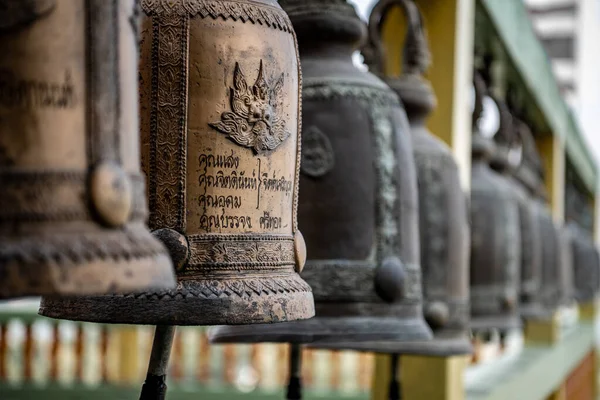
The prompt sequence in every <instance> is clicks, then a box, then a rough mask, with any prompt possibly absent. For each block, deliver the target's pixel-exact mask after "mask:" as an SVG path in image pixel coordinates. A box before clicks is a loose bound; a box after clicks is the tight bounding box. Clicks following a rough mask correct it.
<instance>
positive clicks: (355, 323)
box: [209, 316, 432, 344]
mask: <svg viewBox="0 0 600 400" xmlns="http://www.w3.org/2000/svg"><path fill="white" fill-rule="evenodd" d="M377 328H379V329H377ZM431 337H432V333H431V330H430V329H429V327H428V326H427V323H426V322H425V321H424V320H422V319H420V318H409V319H399V318H378V317H373V318H369V317H319V316H317V317H315V318H311V319H308V320H303V321H294V322H289V323H282V324H272V325H267V324H260V325H252V326H243V325H240V326H218V327H214V328H211V330H209V340H210V342H211V343H215V344H225V343H299V344H307V343H314V342H320V343H337V342H340V341H344V340H347V341H354V340H361V341H363V340H368V341H375V340H397V341H413V340H428V339H430V338H431Z"/></svg>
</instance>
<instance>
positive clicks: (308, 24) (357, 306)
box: [211, 0, 431, 344]
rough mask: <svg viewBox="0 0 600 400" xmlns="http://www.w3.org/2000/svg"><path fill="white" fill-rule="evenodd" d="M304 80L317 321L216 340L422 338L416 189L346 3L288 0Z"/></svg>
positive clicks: (401, 125) (306, 206) (309, 274)
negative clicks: (365, 68)
mask: <svg viewBox="0 0 600 400" xmlns="http://www.w3.org/2000/svg"><path fill="white" fill-rule="evenodd" d="M280 3H281V5H282V6H283V8H284V9H285V10H286V11H287V12H288V14H289V15H290V18H291V20H292V23H293V24H294V28H295V30H296V32H297V34H298V40H299V45H300V57H301V62H302V71H303V74H304V79H303V86H304V89H303V135H302V136H303V138H302V167H301V181H300V185H301V187H302V191H301V196H300V204H299V211H298V214H299V221H300V227H301V228H302V231H303V232H304V234H305V238H306V243H307V247H308V249H309V252H308V257H309V259H308V261H307V263H306V267H305V268H304V271H303V272H302V277H303V278H304V279H306V281H307V282H308V283H309V284H310V285H311V287H312V288H313V293H314V296H315V303H316V304H315V305H316V314H317V316H316V317H315V318H313V319H311V320H308V321H299V322H294V323H289V324H278V325H274V326H264V325H262V326H252V327H241V326H240V327H219V328H217V329H215V330H214V331H212V332H211V340H212V341H214V342H219V343H224V342H296V343H302V342H311V341H316V340H318V341H321V342H330V343H332V344H335V343H339V342H340V341H342V340H348V341H365V340H385V339H389V340H399V341H401V340H421V339H428V338H429V337H430V336H431V332H430V330H429V328H428V327H427V325H426V323H425V321H424V320H423V317H422V304H421V298H422V292H421V268H420V265H419V243H418V231H417V229H418V225H417V224H418V207H417V187H416V175H415V166H414V159H413V155H412V146H411V143H410V137H409V134H410V133H409V131H408V124H407V121H406V116H405V113H404V110H403V109H402V107H401V105H400V102H399V101H398V97H397V96H396V95H395V94H394V93H393V92H392V91H391V90H390V89H389V87H388V86H386V85H385V84H384V83H383V82H382V81H381V80H379V79H378V78H376V77H375V76H374V75H372V74H370V73H367V72H362V71H360V70H359V69H357V68H356V67H355V66H354V65H353V64H352V53H353V51H354V50H355V49H356V47H357V46H358V45H359V43H360V42H361V41H363V40H364V38H365V36H366V35H365V34H366V30H365V24H364V23H363V22H361V20H360V19H359V17H358V16H357V15H356V12H355V10H354V7H353V6H351V5H350V4H348V3H347V2H346V1H339V0H310V1H306V0H282V1H281V2H280Z"/></svg>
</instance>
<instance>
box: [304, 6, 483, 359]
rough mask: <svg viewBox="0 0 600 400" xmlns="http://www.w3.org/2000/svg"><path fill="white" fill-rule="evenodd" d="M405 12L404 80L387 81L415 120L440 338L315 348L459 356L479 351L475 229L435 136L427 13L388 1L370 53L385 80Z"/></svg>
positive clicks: (433, 310) (431, 318) (432, 322)
mask: <svg viewBox="0 0 600 400" xmlns="http://www.w3.org/2000/svg"><path fill="white" fill-rule="evenodd" d="M394 6H402V7H403V8H404V10H405V11H406V14H407V20H408V22H409V29H408V33H407V36H406V39H405V41H404V58H403V74H402V76H401V77H400V78H389V79H387V80H386V82H387V83H388V84H389V85H390V87H391V88H392V89H394V91H395V92H396V93H398V95H399V96H400V99H401V100H402V102H403V104H404V107H405V109H406V113H407V115H408V119H409V122H410V130H411V136H412V144H413V154H414V157H415V163H416V166H417V180H418V188H419V231H420V244H421V246H420V250H421V251H420V255H421V266H422V269H423V295H424V298H423V314H424V316H425V320H426V321H427V323H428V324H429V326H430V327H431V329H432V330H433V333H434V338H433V340H427V341H415V342H406V341H389V340H381V341H370V342H354V343H352V342H349V343H343V342H342V343H336V344H334V345H328V344H325V345H320V344H319V343H315V344H313V345H312V346H314V347H320V348H328V347H334V348H337V349H339V348H342V349H352V350H362V351H372V352H378V353H394V354H424V355H437V356H444V355H453V354H468V353H470V352H471V351H472V348H471V342H470V340H469V334H468V330H469V261H468V260H469V227H468V220H467V218H468V215H467V197H466V195H465V193H464V192H463V190H462V189H461V183H460V178H459V172H458V166H457V165H456V162H455V161H454V157H453V156H452V152H451V150H450V148H449V147H448V146H447V145H446V144H445V143H444V142H442V141H441V140H440V139H438V138H436V137H435V136H433V135H432V134H431V132H429V131H428V130H427V127H426V126H425V122H426V120H427V116H428V115H429V113H430V112H431V111H432V110H433V109H434V108H435V106H436V98H435V94H434V93H433V89H432V87H431V85H430V84H429V82H427V81H426V80H425V79H424V78H423V74H424V73H425V72H426V71H427V68H428V66H429V60H430V54H429V49H428V45H427V41H426V36H425V32H424V30H423V26H422V22H421V18H420V13H419V9H418V8H417V6H416V5H415V4H414V3H413V2H412V1H398V0H381V1H379V2H378V3H377V4H376V5H375V7H374V8H373V10H372V12H371V16H370V18H369V33H370V35H369V39H370V40H369V45H368V46H367V47H366V48H365V50H364V51H363V54H365V61H367V63H368V65H369V67H370V68H369V69H370V70H371V71H375V72H377V73H380V74H382V72H383V71H382V70H381V65H379V64H381V61H383V60H381V59H380V57H378V55H379V54H380V53H381V49H379V48H380V47H381V46H382V45H381V40H380V37H379V35H380V31H381V27H382V25H383V23H384V21H385V18H386V16H387V14H388V12H389V11H391V10H392V9H393V7H394Z"/></svg>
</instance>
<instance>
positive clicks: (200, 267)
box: [183, 234, 295, 275]
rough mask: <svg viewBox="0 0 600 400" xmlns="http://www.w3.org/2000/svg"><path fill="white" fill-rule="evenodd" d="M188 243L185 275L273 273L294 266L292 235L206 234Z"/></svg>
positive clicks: (191, 238)
mask: <svg viewBox="0 0 600 400" xmlns="http://www.w3.org/2000/svg"><path fill="white" fill-rule="evenodd" d="M188 242H189V244H190V254H191V259H190V262H189V263H188V266H187V267H186V270H185V272H186V273H187V272H190V271H194V272H199V271H210V270H214V269H218V270H245V269H251V270H257V269H260V267H266V268H267V269H271V270H272V269H273V268H272V267H277V266H286V267H290V266H293V265H294V264H295V258H294V257H295V255H294V254H295V253H294V238H293V237H292V236H267V235H206V234H205V235H193V236H188ZM186 273H184V274H183V275H186Z"/></svg>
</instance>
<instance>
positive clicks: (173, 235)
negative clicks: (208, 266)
mask: <svg viewBox="0 0 600 400" xmlns="http://www.w3.org/2000/svg"><path fill="white" fill-rule="evenodd" d="M152 234H153V235H154V236H155V237H156V238H157V239H158V240H160V241H161V242H162V243H163V244H164V245H165V247H166V248H167V251H168V252H169V256H171V261H172V262H173V266H174V267H175V270H176V271H181V270H183V269H185V266H186V265H187V263H188V261H189V257H190V245H189V243H188V241H187V238H186V237H185V236H184V235H182V234H181V233H179V232H177V231H175V230H173V229H169V228H163V229H157V230H155V231H153V232H152Z"/></svg>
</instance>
